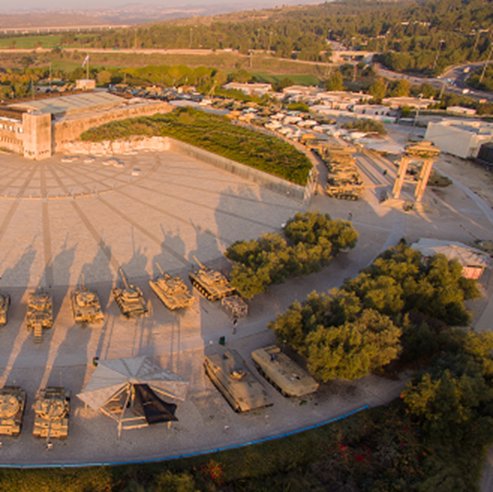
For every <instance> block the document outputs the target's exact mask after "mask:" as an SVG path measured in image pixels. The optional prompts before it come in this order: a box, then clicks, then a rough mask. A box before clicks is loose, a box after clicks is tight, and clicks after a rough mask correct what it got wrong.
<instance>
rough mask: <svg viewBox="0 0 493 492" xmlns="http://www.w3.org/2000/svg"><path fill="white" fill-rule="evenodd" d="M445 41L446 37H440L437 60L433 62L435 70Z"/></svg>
mask: <svg viewBox="0 0 493 492" xmlns="http://www.w3.org/2000/svg"><path fill="white" fill-rule="evenodd" d="M444 43H445V40H444V39H440V42H439V43H438V49H437V54H436V56H435V61H434V62H433V67H432V70H435V68H436V66H437V63H438V57H439V56H440V51H441V50H442V45H443V44H444Z"/></svg>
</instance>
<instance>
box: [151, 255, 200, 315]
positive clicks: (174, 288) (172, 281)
mask: <svg viewBox="0 0 493 492" xmlns="http://www.w3.org/2000/svg"><path fill="white" fill-rule="evenodd" d="M157 268H158V270H159V273H160V274H159V275H158V276H157V277H156V278H155V279H154V280H149V286H150V287H151V289H152V290H153V292H154V293H155V294H156V295H157V296H158V298H159V300H160V301H161V302H162V303H163V304H164V305H165V306H166V307H167V308H168V309H170V310H171V311H173V310H175V309H185V308H187V307H190V306H191V305H192V304H193V303H194V302H195V298H194V297H193V295H192V294H191V293H190V290H189V288H188V287H187V286H186V284H185V282H184V281H183V280H182V279H181V278H180V277H172V276H171V275H169V274H168V273H166V272H164V271H163V269H162V268H161V266H160V265H157Z"/></svg>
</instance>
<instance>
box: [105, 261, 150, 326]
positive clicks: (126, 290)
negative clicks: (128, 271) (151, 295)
mask: <svg viewBox="0 0 493 492" xmlns="http://www.w3.org/2000/svg"><path fill="white" fill-rule="evenodd" d="M118 272H119V274H120V277H121V279H122V282H123V288H119V287H115V288H114V289H113V297H114V298H115V302H116V303H117V304H118V307H119V308H120V311H121V312H122V314H123V315H124V316H126V317H127V318H139V317H141V316H145V315H146V314H147V313H148V312H149V307H148V305H147V302H146V300H145V298H144V294H143V293H142V290H140V289H139V288H138V287H137V286H135V285H132V284H129V283H128V280H127V277H126V276H125V272H124V271H123V270H122V269H121V268H120V269H119V271H118Z"/></svg>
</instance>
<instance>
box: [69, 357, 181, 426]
mask: <svg viewBox="0 0 493 492" xmlns="http://www.w3.org/2000/svg"><path fill="white" fill-rule="evenodd" d="M187 389H188V382H186V381H184V380H183V379H182V378H181V377H180V376H178V375H177V374H174V373H172V372H171V371H168V370H166V369H163V368H162V367H160V366H158V365H157V364H156V363H154V362H153V361H152V360H151V359H150V358H149V357H146V356H141V357H135V358H129V359H112V360H102V361H99V363H98V366H97V367H96V370H95V371H94V373H93V375H92V378H91V380H90V381H89V383H88V384H87V385H86V387H85V388H84V389H83V390H82V392H81V393H79V394H78V395H77V396H78V397H79V398H80V399H81V400H82V401H83V402H84V403H85V404H86V405H87V406H89V407H91V408H92V409H94V410H99V411H101V412H102V413H103V414H105V415H107V416H109V417H111V418H113V419H114V420H116V422H117V423H118V434H119V435H120V434H121V431H122V430H123V429H135V428H140V427H146V426H148V425H149V424H150V423H154V422H163V421H166V422H171V421H172V420H177V419H176V418H175V417H174V410H175V409H176V405H174V404H168V403H166V402H164V401H163V400H162V399H161V398H163V397H164V398H166V397H167V398H172V399H174V400H184V399H185V396H186V392H187ZM142 395H144V396H142ZM149 409H151V410H152V411H153V412H154V415H155V414H156V412H158V413H160V414H161V419H159V420H156V419H150V418H149V416H148V411H147V410H149Z"/></svg>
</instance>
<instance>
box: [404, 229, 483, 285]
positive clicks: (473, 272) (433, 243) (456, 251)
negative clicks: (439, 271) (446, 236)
mask: <svg viewBox="0 0 493 492" xmlns="http://www.w3.org/2000/svg"><path fill="white" fill-rule="evenodd" d="M411 248H413V249H415V250H416V251H419V252H420V253H421V254H422V255H423V256H426V257H430V256H434V255H437V254H442V255H444V256H445V257H446V258H447V259H448V260H457V261H458V262H459V263H460V264H461V266H462V276H463V277H464V278H471V279H479V278H481V275H483V272H484V271H485V269H486V268H488V267H489V265H490V260H489V257H488V255H487V254H486V253H484V252H483V251H481V250H479V249H476V248H472V247H470V246H467V245H466V244H463V243H459V242H457V241H443V240H440V239H430V238H421V239H420V240H419V241H418V242H417V243H414V244H412V245H411Z"/></svg>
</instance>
